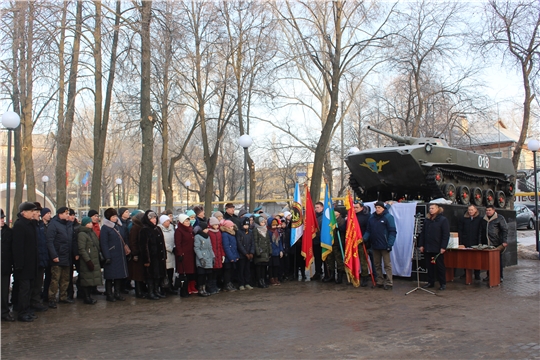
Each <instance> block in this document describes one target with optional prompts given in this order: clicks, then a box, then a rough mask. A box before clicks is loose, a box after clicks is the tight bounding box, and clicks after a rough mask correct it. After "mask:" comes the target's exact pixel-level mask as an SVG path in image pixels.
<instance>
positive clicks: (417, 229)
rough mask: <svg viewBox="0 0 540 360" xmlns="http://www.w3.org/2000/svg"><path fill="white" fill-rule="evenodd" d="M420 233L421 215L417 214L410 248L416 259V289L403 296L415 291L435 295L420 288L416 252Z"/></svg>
mask: <svg viewBox="0 0 540 360" xmlns="http://www.w3.org/2000/svg"><path fill="white" fill-rule="evenodd" d="M421 231H422V214H420V213H418V214H416V215H415V216H414V237H413V239H414V240H413V248H412V258H414V257H416V287H415V288H414V289H412V290H411V291H409V292H407V293H406V294H405V295H409V294H410V293H412V292H415V291H416V290H422V291H425V292H427V293H430V294H431V295H437V294H435V293H434V292H431V291H429V290H428V289H424V288H423V287H421V286H420V268H419V267H418V258H419V257H420V256H419V252H418V247H417V242H418V235H419V234H420V232H421ZM415 252H416V254H415ZM415 255H416V256H415Z"/></svg>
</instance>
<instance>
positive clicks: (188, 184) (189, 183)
mask: <svg viewBox="0 0 540 360" xmlns="http://www.w3.org/2000/svg"><path fill="white" fill-rule="evenodd" d="M184 185H186V211H187V210H188V208H189V187H190V186H191V181H189V180H186V182H185V183H184Z"/></svg>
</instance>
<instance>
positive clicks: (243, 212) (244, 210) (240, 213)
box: [238, 209, 247, 217]
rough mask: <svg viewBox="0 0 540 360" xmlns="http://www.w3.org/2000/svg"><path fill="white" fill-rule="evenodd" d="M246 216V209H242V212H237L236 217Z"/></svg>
mask: <svg viewBox="0 0 540 360" xmlns="http://www.w3.org/2000/svg"><path fill="white" fill-rule="evenodd" d="M246 214H247V211H246V209H242V210H240V211H239V212H238V217H243V216H244V215H246Z"/></svg>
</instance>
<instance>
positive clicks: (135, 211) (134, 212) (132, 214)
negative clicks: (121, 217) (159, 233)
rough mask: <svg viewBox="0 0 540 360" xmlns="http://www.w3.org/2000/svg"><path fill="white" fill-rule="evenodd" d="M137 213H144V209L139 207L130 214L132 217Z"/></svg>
mask: <svg viewBox="0 0 540 360" xmlns="http://www.w3.org/2000/svg"><path fill="white" fill-rule="evenodd" d="M137 214H144V211H142V210H139V209H137V210H133V212H132V213H131V214H130V216H131V217H134V216H135V215H137Z"/></svg>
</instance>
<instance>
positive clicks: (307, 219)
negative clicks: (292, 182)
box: [301, 185, 319, 270]
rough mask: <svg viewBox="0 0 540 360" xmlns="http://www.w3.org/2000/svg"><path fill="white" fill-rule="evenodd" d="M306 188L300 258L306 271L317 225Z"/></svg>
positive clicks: (311, 253)
mask: <svg viewBox="0 0 540 360" xmlns="http://www.w3.org/2000/svg"><path fill="white" fill-rule="evenodd" d="M305 187H306V202H305V204H306V205H305V210H306V214H305V216H304V237H303V238H302V252H301V254H302V256H303V257H304V258H305V259H306V270H307V269H309V267H310V266H311V264H312V263H313V238H314V237H315V236H317V230H318V228H319V224H318V223H317V215H315V208H314V207H313V201H312V200H311V194H310V193H309V188H308V187H307V185H305Z"/></svg>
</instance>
